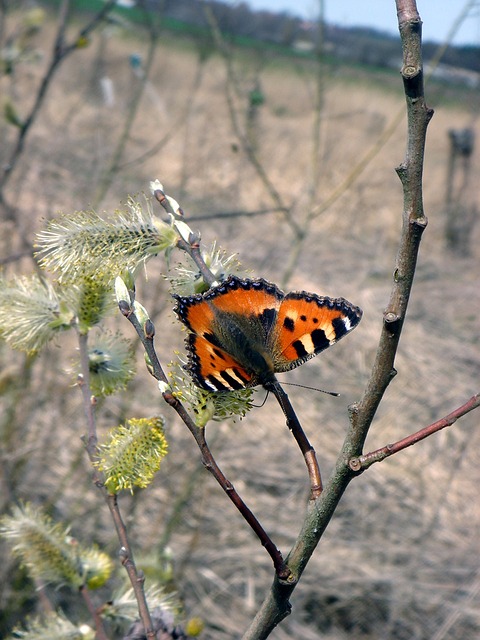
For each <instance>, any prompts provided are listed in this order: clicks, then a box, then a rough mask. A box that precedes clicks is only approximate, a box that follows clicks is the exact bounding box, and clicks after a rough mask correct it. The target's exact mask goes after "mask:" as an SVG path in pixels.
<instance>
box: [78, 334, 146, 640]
mask: <svg viewBox="0 0 480 640" xmlns="http://www.w3.org/2000/svg"><path fill="white" fill-rule="evenodd" d="M77 334H78V344H79V350H80V364H81V370H82V375H81V377H80V379H79V381H78V384H79V386H80V389H81V392H82V398H83V407H84V411H85V416H86V420H87V425H88V436H87V438H85V448H86V451H87V454H88V457H89V459H90V462H91V463H92V468H93V481H94V484H95V486H96V487H97V488H98V489H99V490H100V491H101V492H102V494H103V497H104V498H105V500H106V502H107V505H108V508H109V509H110V513H111V515H112V519H113V521H114V524H115V529H116V531H117V535H118V538H119V541H120V546H121V554H122V563H123V564H124V566H125V568H126V570H127V573H128V576H129V578H130V582H131V584H132V587H133V590H134V593H135V597H136V599H137V604H138V611H139V615H140V618H141V620H142V622H143V625H144V627H145V634H146V636H147V638H148V639H149V640H155V633H154V632H153V625H152V620H151V617H150V612H149V610H148V604H147V601H146V598H145V591H144V588H143V583H144V578H143V574H141V573H140V572H138V571H137V568H136V566H135V563H134V560H133V554H132V550H131V547H130V543H129V541H128V537H127V531H126V528H125V525H124V523H123V520H122V516H121V513H120V508H119V506H118V501H117V496H116V495H112V494H109V493H108V492H107V490H106V488H105V485H104V483H103V478H102V475H101V473H100V471H99V470H98V468H97V466H96V464H95V462H96V460H97V426H96V416H95V403H94V399H93V397H92V393H91V390H90V367H89V357H88V334H86V333H81V332H80V331H78V327H77ZM125 558H127V560H128V562H127V560H125ZM83 596H84V597H85V593H83ZM97 618H98V620H99V621H100V623H102V620H101V618H100V616H95V621H96V622H97ZM102 629H103V623H102ZM104 633H105V631H104V630H103V634H104ZM97 634H98V636H99V639H100V640H103V639H104V638H106V637H107V636H106V635H102V636H101V637H100V633H99V631H98V627H97Z"/></svg>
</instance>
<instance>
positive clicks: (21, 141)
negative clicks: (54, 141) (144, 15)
mask: <svg viewBox="0 0 480 640" xmlns="http://www.w3.org/2000/svg"><path fill="white" fill-rule="evenodd" d="M115 4H116V0H108V2H106V3H105V4H104V6H103V7H102V9H101V10H100V11H99V12H98V13H97V14H95V15H94V16H93V18H92V19H91V20H90V22H88V24H87V25H86V26H85V27H84V28H83V29H81V30H80V31H79V33H78V34H77V36H76V37H74V38H73V40H72V42H71V43H70V44H68V45H67V44H65V42H64V39H65V31H66V27H67V19H68V13H69V9H70V2H69V0H63V2H62V4H61V6H60V12H59V15H60V17H59V25H58V29H57V35H56V38H55V43H54V46H53V52H52V57H51V60H50V64H49V65H48V68H47V70H46V72H45V74H44V76H43V78H42V80H41V82H40V86H39V88H38V91H37V95H36V97H35V101H34V103H33V106H32V108H31V110H30V113H29V114H28V115H27V117H26V118H25V120H24V122H23V124H22V126H21V127H20V128H19V130H18V137H17V141H16V144H15V146H14V148H13V151H12V153H11V154H10V158H9V159H8V160H7V161H6V162H5V163H4V165H3V166H4V171H3V174H2V176H1V177H0V203H4V195H3V190H4V188H5V186H6V184H7V182H8V180H9V179H10V176H11V175H12V173H13V170H14V169H15V166H16V165H17V163H18V161H19V159H20V157H21V155H22V153H23V149H24V145H25V140H26V138H27V134H28V132H29V131H30V128H31V126H32V125H33V123H34V121H35V119H36V117H37V115H38V113H39V111H40V109H41V107H42V105H43V102H44V100H45V97H46V95H47V91H48V89H49V87H50V84H51V82H52V79H53V76H54V74H55V72H56V71H57V69H58V67H59V65H60V63H61V62H63V60H65V58H67V56H69V55H70V54H71V53H72V52H73V51H75V50H76V49H77V46H78V42H80V41H82V40H85V39H86V38H88V36H89V35H90V33H91V32H92V31H93V30H94V29H95V28H96V27H98V25H99V24H100V23H101V22H102V20H103V19H104V18H105V17H106V16H107V14H108V13H109V12H110V11H111V10H112V9H113V7H114V6H115ZM6 210H7V213H8V215H9V216H10V217H12V216H13V211H12V210H11V209H10V208H9V207H6Z"/></svg>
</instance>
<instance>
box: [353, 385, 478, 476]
mask: <svg viewBox="0 0 480 640" xmlns="http://www.w3.org/2000/svg"><path fill="white" fill-rule="evenodd" d="M478 407H480V394H479V393H477V394H476V395H474V396H472V397H471V398H470V400H468V401H467V402H465V403H464V404H462V406H461V407H458V408H457V409H455V410H454V411H452V412H451V413H449V414H448V415H446V416H445V417H444V418H440V420H436V421H435V422H432V424H429V425H428V426H427V427H423V429H420V430H419V431H416V432H415V433H411V434H410V435H408V436H406V437H405V438H402V439H401V440H398V441H397V442H394V443H393V444H387V445H386V446H384V447H381V448H380V449H376V450H375V451H371V452H370V453H365V454H363V455H361V456H358V457H356V458H352V459H351V460H350V461H349V463H348V464H349V466H350V469H352V471H355V472H357V473H358V472H360V471H364V470H365V469H368V467H370V466H371V465H372V464H374V463H375V462H381V461H382V460H385V458H388V457H389V456H391V455H393V454H394V453H398V452H399V451H403V450H404V449H406V448H407V447H411V446H412V445H413V444H416V443H417V442H420V440H424V439H425V438H428V436H431V435H432V434H434V433H437V431H441V430H442V429H445V427H451V426H452V424H454V423H455V422H456V421H457V420H458V419H459V418H461V417H462V416H464V415H465V414H467V413H469V412H470V411H473V409H477V408H478Z"/></svg>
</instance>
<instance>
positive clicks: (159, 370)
mask: <svg viewBox="0 0 480 640" xmlns="http://www.w3.org/2000/svg"><path fill="white" fill-rule="evenodd" d="M212 277H213V276H212ZM119 308H120V311H121V313H122V314H123V315H124V316H125V317H126V318H127V319H128V320H129V321H130V323H131V324H132V326H133V327H134V329H135V331H136V332H137V334H138V336H139V338H140V340H141V342H142V344H143V346H144V349H145V353H146V355H147V357H148V360H149V365H148V368H149V371H150V373H151V375H152V376H153V377H154V378H155V379H156V380H158V381H160V382H162V383H163V384H164V386H165V389H164V390H163V391H162V395H163V398H164V400H165V402H167V404H169V405H170V406H171V407H172V409H174V411H176V413H177V414H178V416H179V417H180V418H181V419H182V421H183V423H184V424H185V426H186V427H187V428H188V430H189V431H190V433H191V434H192V436H193V437H194V439H195V442H196V443H197V445H198V448H199V449H200V453H201V456H202V463H203V465H204V466H205V468H206V469H207V470H208V471H209V472H210V473H211V474H212V476H213V477H214V478H215V480H216V481H217V482H218V484H219V485H220V486H221V487H222V489H223V490H224V491H225V493H226V494H227V496H228V497H229V498H230V500H231V501H232V502H233V504H234V505H235V506H236V508H237V509H238V511H239V512H240V513H241V515H242V516H243V518H244V519H245V521H246V522H247V523H248V525H249V526H250V528H251V529H252V530H253V532H254V533H255V535H256V536H257V537H258V539H259V540H260V542H261V544H262V546H263V547H265V550H266V551H267V552H268V554H269V555H270V557H271V558H272V561H273V565H274V567H275V572H276V575H277V576H278V578H279V579H280V580H281V581H282V582H293V581H294V578H293V576H292V574H291V572H290V570H289V568H288V567H287V565H286V564H285V561H284V559H283V557H282V554H281V552H280V551H279V550H278V549H277V547H276V546H275V544H274V543H273V541H272V540H271V538H270V536H269V535H268V534H267V532H266V531H265V529H264V528H263V527H262V525H261V524H260V522H259V521H258V520H257V518H256V517H255V515H254V514H253V512H252V511H251V510H250V509H249V508H248V507H247V505H246V503H245V502H244V501H243V500H242V498H241V497H240V495H239V494H238V492H237V490H236V489H235V487H234V486H233V484H232V483H231V482H230V480H228V478H227V477H226V476H225V474H224V473H223V471H222V470H221V469H220V467H219V466H218V464H217V462H216V460H215V458H214V456H213V454H212V452H211V451H210V447H209V446H208V443H207V440H206V437H205V429H204V428H200V427H198V426H197V425H196V424H195V422H194V421H193V420H192V418H191V417H190V414H189V413H188V411H187V410H186V409H185V407H184V406H183V405H182V403H181V402H180V401H179V400H178V399H177V398H175V396H174V395H173V394H172V392H171V391H170V386H169V383H168V378H167V376H166V375H165V372H164V371H163V367H162V365H161V363H160V361H159V359H158V356H157V352H156V350H155V346H154V335H155V328H154V326H153V323H152V322H151V321H150V320H147V322H146V323H145V327H142V326H141V324H140V322H139V320H138V318H137V316H136V315H135V313H134V310H133V307H131V306H130V305H129V304H128V302H127V301H121V302H120V303H119Z"/></svg>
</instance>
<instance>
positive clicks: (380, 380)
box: [243, 0, 432, 640]
mask: <svg viewBox="0 0 480 640" xmlns="http://www.w3.org/2000/svg"><path fill="white" fill-rule="evenodd" d="M397 9H398V15H399V29H400V35H401V40H402V48H403V66H402V76H403V81H404V88H405V96H406V101H407V116H408V141H407V153H406V158H405V160H404V162H403V163H402V165H401V166H400V167H399V168H398V169H397V172H398V174H399V177H400V179H401V181H402V184H403V190H404V210H403V228H402V234H401V238H400V244H399V250H398V256H397V260H396V266H395V272H394V282H393V286H392V291H391V296H390V302H389V304H388V307H387V309H386V311H385V313H384V317H383V329H382V333H381V336H380V341H379V345H378V349H377V354H376V358H375V361H374V364H373V369H372V373H371V375H370V379H369V381H368V383H367V387H366V389H365V392H364V394H363V397H362V399H361V401H360V402H359V403H358V404H357V405H354V406H353V407H351V415H350V421H351V425H350V429H349V432H348V433H347V436H346V438H345V441H344V444H343V447H342V450H341V452H340V455H339V456H338V458H337V462H336V465H335V469H334V471H333V473H332V475H331V477H330V479H329V481H328V482H327V485H326V487H325V489H324V491H323V492H322V493H321V494H320V496H319V497H318V498H317V499H316V500H314V501H310V502H309V504H308V507H307V513H306V515H305V519H304V522H303V526H302V530H301V532H300V533H299V535H298V537H297V540H296V542H295V544H294V546H293V548H292V550H291V551H290V553H289V554H288V556H287V560H286V561H287V564H288V567H289V568H290V570H291V571H292V573H293V575H294V577H295V579H296V582H295V583H293V584H291V585H285V584H281V583H280V581H278V580H277V579H274V582H273V585H272V588H271V591H270V593H269V594H268V595H267V597H266V598H265V600H264V602H263V604H262V606H261V608H260V610H259V611H258V613H257V615H256V616H255V619H254V620H253V622H252V624H251V625H250V627H249V629H248V630H247V632H246V633H245V635H244V636H243V640H262V639H264V638H267V637H268V636H269V635H270V633H271V631H272V630H273V629H274V628H275V626H276V625H277V624H279V622H280V621H281V620H282V619H283V618H284V617H285V616H287V615H288V614H289V612H290V603H289V597H290V595H291V593H292V591H293V590H294V588H295V586H296V584H298V580H299V578H300V576H301V574H302V573H303V571H304V569H305V567H306V565H307V563H308V561H309V559H310V557H311V555H312V554H313V552H314V550H315V548H316V546H317V544H318V542H319V541H320V539H321V537H322V535H323V533H324V531H325V529H326V527H327V526H328V523H329V522H330V519H331V517H332V516H333V513H334V512H335V509H336V508H337V505H338V503H339V501H340V499H341V497H342V495H343V493H344V491H345V489H346V488H347V486H348V484H349V482H350V480H351V479H352V478H353V477H354V475H355V474H354V472H353V471H352V469H351V468H350V467H349V465H348V461H349V460H350V459H351V458H352V457H353V456H359V455H361V452H362V448H363V444H364V441H365V438H366V436H367V433H368V429H369V427H370V425H371V422H372V420H373V417H374V416H375V412H376V410H377V408H378V405H379V403H380V401H381V399H382V397H383V394H384V392H385V390H386V388H387V386H388V384H389V382H390V381H391V380H392V378H393V377H394V375H395V373H396V372H395V369H394V367H393V363H394V359H395V354H396V351H397V347H398V343H399V339H400V334H401V330H402V326H403V321H404V318H405V314H406V310H407V305H408V300H409V297H410V291H411V288H412V284H413V277H414V273H415V266H416V260H417V254H418V249H419V246H420V240H421V236H422V232H423V230H424V228H425V226H426V223H427V221H426V218H425V216H424V212H423V202H422V167H423V154H424V145H425V136H426V129H427V125H428V122H429V120H430V118H431V116H432V111H431V110H430V109H428V108H427V107H426V105H425V100H424V94H423V70H422V59H421V21H420V18H419V16H418V12H417V9H416V5H415V1H414V0H397Z"/></svg>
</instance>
